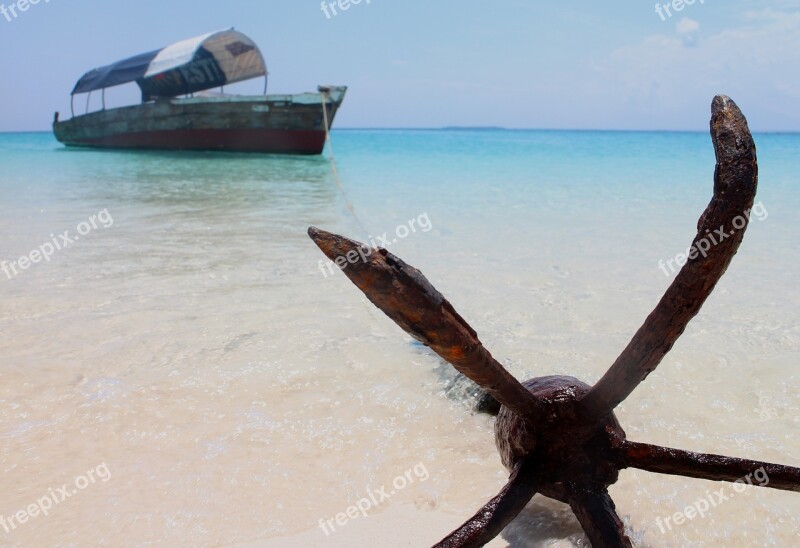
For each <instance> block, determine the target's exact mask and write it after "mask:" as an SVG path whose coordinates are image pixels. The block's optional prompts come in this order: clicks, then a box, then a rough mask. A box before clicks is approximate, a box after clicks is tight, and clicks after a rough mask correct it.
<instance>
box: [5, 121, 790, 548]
mask: <svg viewBox="0 0 800 548" xmlns="http://www.w3.org/2000/svg"><path fill="white" fill-rule="evenodd" d="M756 141H757V145H758V147H759V159H760V164H761V181H760V190H759V195H758V198H757V201H760V202H761V203H762V204H763V208H764V210H765V212H767V215H764V217H765V218H764V219H763V220H755V221H754V222H753V223H752V225H751V227H750V229H749V232H748V235H747V237H746V238H745V242H744V245H743V246H742V249H741V250H740V252H739V254H738V255H737V257H736V259H735V261H734V263H733V265H732V267H731V268H730V270H729V272H728V273H727V274H726V276H725V277H724V278H723V280H722V282H721V283H720V284H719V286H718V288H717V289H716V291H715V293H714V295H713V296H712V297H711V298H710V300H709V302H708V303H707V304H706V306H705V307H704V309H703V311H702V312H701V314H700V315H699V316H698V317H697V318H696V319H695V320H694V321H693V322H692V324H691V325H690V326H689V328H688V329H687V331H686V333H685V334H684V336H683V337H682V338H681V340H680V341H679V342H678V344H677V345H676V346H675V348H674V350H673V351H672V352H671V353H670V355H669V356H668V357H667V358H666V359H665V361H664V363H663V364H662V365H661V366H660V367H659V369H658V370H657V371H656V372H655V373H654V374H652V375H651V376H650V377H649V378H648V379H647V381H646V383H645V384H643V385H642V386H640V387H639V388H638V389H637V391H636V392H635V393H634V394H633V396H632V397H631V398H630V399H629V400H628V401H627V402H625V404H623V406H622V407H621V408H620V409H619V412H618V416H619V418H620V420H621V422H622V424H623V426H624V427H625V429H626V431H627V433H628V437H629V438H630V439H633V440H636V441H643V442H651V443H659V444H664V445H670V446H675V447H681V448H686V449H692V450H697V451H706V452H715V453H722V454H726V453H727V454H732V455H735V456H741V457H749V458H754V459H763V460H767V461H772V462H780V463H785V464H794V465H800V461H798V460H797V458H798V455H799V454H800V441H799V440H798V438H797V430H798V416H800V413H798V411H800V397H798V392H800V372H798V368H797V362H798V358H800V330H799V329H800V328H798V325H800V321H798V320H800V317H799V313H798V310H800V306H798V305H800V302H798V300H799V299H798V292H797V289H796V287H797V274H796V272H797V268H798V265H800V253H799V252H798V246H797V241H798V239H800V226H799V225H798V222H797V221H798V213H797V212H798V210H799V209H800V190H799V189H798V185H797V184H796V174H797V172H798V167H800V166H799V165H798V160H797V158H798V152H800V136H798V135H759V136H757V137H756ZM334 145H335V149H336V154H337V160H338V165H339V170H340V173H341V175H342V179H343V181H344V185H345V188H346V192H347V198H344V197H343V196H342V194H341V193H340V192H339V191H338V190H337V187H336V184H335V182H334V180H333V178H332V175H331V172H330V169H329V166H328V163H327V161H326V160H325V159H323V158H292V157H265V156H250V155H220V154H212V153H207V154H206V153H198V154H171V153H147V154H143V153H133V152H97V151H80V150H65V149H62V148H61V147H60V146H58V144H57V143H55V141H53V140H52V138H51V137H50V136H49V135H45V134H17V135H9V134H5V135H3V134H0V165H1V166H2V168H0V169H2V171H0V195H1V196H2V198H3V199H2V200H0V260H6V261H8V262H10V261H14V260H16V259H17V258H18V257H20V256H22V255H27V254H29V252H30V251H32V250H34V249H40V248H41V246H43V245H44V244H45V243H47V242H52V241H53V238H55V239H56V241H59V240H60V238H59V235H60V234H63V233H64V231H69V236H70V237H71V238H72V237H74V236H76V235H78V232H77V230H78V228H79V225H80V223H82V222H86V223H89V224H88V225H83V226H82V227H80V228H82V229H84V231H85V232H86V234H85V235H78V236H79V239H78V240H76V241H74V242H72V243H71V244H69V245H67V247H65V248H63V249H60V250H56V251H54V252H53V254H52V256H51V257H50V260H49V261H47V262H45V261H41V262H39V263H37V264H31V265H29V267H28V268H27V269H26V270H22V269H21V268H18V274H17V275H7V274H5V273H4V272H3V271H0V295H1V296H2V298H1V299H0V327H1V328H2V333H3V337H2V341H0V345H1V347H0V440H2V442H3V443H2V445H1V446H0V470H2V473H0V516H4V517H5V518H6V519H8V517H9V516H14V515H15V514H16V512H17V511H19V510H21V509H23V508H26V507H27V506H28V505H29V504H31V503H34V502H36V501H37V500H39V499H41V498H42V497H45V496H47V495H48V494H49V493H50V491H49V489H51V488H52V489H53V490H54V492H57V491H58V488H60V487H61V486H62V485H64V484H68V487H69V488H70V489H74V490H75V493H74V494H73V495H71V496H70V497H68V498H67V499H66V500H64V501H62V502H59V503H58V504H55V505H54V506H53V508H52V509H50V510H49V511H48V514H49V515H47V516H44V515H39V516H36V517H30V518H29V519H28V521H27V522H26V523H14V527H11V528H10V530H9V531H8V532H7V531H5V530H4V529H3V527H4V526H3V525H2V524H0V545H5V544H7V545H12V546H14V545H52V544H56V543H61V544H76V545H77V544H81V545H83V544H93V545H96V544H113V545H119V544H129V545H145V544H159V545H160V544H167V543H173V544H174V543H178V544H181V545H184V544H189V545H257V546H305V545H331V546H339V545H340V546H349V545H353V544H356V545H375V542H376V538H377V539H379V544H380V545H385V546H407V545H419V544H424V543H428V544H431V543H432V542H434V541H436V540H438V539H439V538H440V537H442V536H444V535H445V534H446V533H448V532H449V531H450V530H451V529H452V528H454V527H455V526H457V525H458V524H459V523H460V522H461V521H463V520H464V519H465V518H466V517H468V516H470V515H471V514H472V513H473V512H474V511H475V510H476V509H477V508H478V507H479V506H480V505H482V504H483V503H484V502H485V501H486V500H488V499H489V498H490V497H491V496H493V495H494V494H496V492H497V491H499V489H500V487H501V486H502V485H503V483H504V480H505V476H506V474H505V471H504V470H503V468H502V466H501V465H500V462H499V458H498V456H497V453H496V450H495V449H494V443H493V437H492V420H491V419H490V418H487V417H484V416H480V415H474V414H471V412H470V407H469V406H470V402H468V401H462V400H457V399H453V398H448V397H447V395H446V394H445V388H446V387H447V385H448V382H449V376H448V375H447V374H445V371H448V370H447V369H446V368H444V367H442V365H441V362H440V360H438V359H437V358H436V357H435V356H433V355H431V353H430V352H429V351H428V350H427V349H425V348H424V347H421V346H419V345H416V344H412V342H411V340H410V338H409V337H407V336H406V335H405V334H403V333H402V332H401V331H400V329H399V328H397V327H396V326H395V325H394V324H393V323H391V322H390V320H388V319H387V318H385V317H384V316H383V315H382V314H381V313H380V312H379V311H377V310H376V309H374V308H373V307H372V305H370V304H369V303H368V301H367V300H366V299H365V298H364V297H363V295H361V294H360V292H358V290H357V289H356V288H355V287H353V286H352V285H351V284H350V283H349V282H348V281H347V280H346V278H345V277H344V276H343V275H342V274H341V273H338V272H337V273H335V274H334V275H329V276H326V275H325V274H324V272H326V270H325V266H324V263H320V260H321V259H322V255H321V254H320V253H319V251H318V250H317V249H316V247H315V246H314V245H313V243H312V242H311V241H310V240H309V239H308V237H307V236H306V234H305V230H306V228H307V227H308V226H309V225H316V226H319V227H321V228H325V229H328V230H332V231H335V232H341V233H345V234H349V235H352V236H354V237H356V238H360V239H362V240H363V239H368V238H369V237H370V236H371V237H374V238H376V239H377V237H378V236H381V235H383V234H384V233H387V235H386V237H387V238H388V239H389V241H390V242H391V246H390V250H391V251H392V252H393V253H395V254H397V255H399V256H401V257H402V258H403V259H405V260H406V261H407V262H409V263H410V264H412V265H414V266H416V267H418V268H420V269H421V270H422V271H423V272H424V273H425V274H426V275H427V277H428V278H429V279H430V280H431V282H432V283H433V284H434V285H436V287H437V288H438V289H439V290H440V291H442V292H443V293H444V294H445V295H446V296H447V297H448V298H449V299H450V301H451V302H452V303H453V304H454V306H455V307H456V309H457V310H458V311H459V312H460V313H461V314H462V315H463V316H464V317H465V318H466V319H467V320H468V321H469V322H470V323H471V325H472V326H473V327H474V328H475V329H476V330H477V331H478V333H479V334H480V337H481V339H482V341H483V342H484V344H485V345H486V346H487V347H488V348H489V349H491V350H492V352H493V353H494V354H495V356H496V357H497V358H498V359H500V361H501V362H502V363H504V364H505V365H506V366H507V367H508V369H509V370H510V371H511V372H512V373H513V374H515V375H516V376H518V377H520V378H526V377H530V376H540V375H550V374H569V375H573V376H576V377H579V378H581V379H583V380H585V381H587V382H593V381H595V380H597V379H598V378H599V377H600V376H601V375H602V373H603V372H604V371H605V369H606V368H607V367H608V365H610V364H611V362H612V361H613V360H614V358H615V357H616V356H617V354H618V353H619V352H620V351H621V349H622V348H623V347H624V346H625V344H626V343H627V341H628V340H629V339H630V337H631V335H632V334H633V333H634V331H635V330H636V329H637V328H638V327H639V325H640V324H641V322H642V321H643V319H644V317H645V316H646V315H647V313H648V312H649V311H650V310H651V309H652V307H653V306H654V305H655V303H656V302H657V300H658V298H659V297H660V295H661V294H662V293H663V291H664V289H665V288H666V287H667V285H668V284H669V283H670V280H671V277H668V276H665V274H664V273H663V272H662V271H661V270H660V269H659V266H658V262H659V260H664V261H667V260H669V259H671V258H673V257H674V256H675V255H676V254H678V253H680V252H682V251H685V248H686V246H687V245H688V244H689V243H690V241H691V238H692V236H693V235H694V231H695V229H694V227H695V224H696V220H697V217H698V216H699V214H700V213H701V212H702V210H703V209H704V208H705V205H706V204H707V202H708V199H709V197H710V195H711V188H712V187H711V184H712V183H711V181H712V174H713V165H714V159H713V150H712V147H711V144H710V140H709V138H708V136H707V135H704V134H692V133H624V132H616V133H615V132H535V131H531V132H527V131H338V132H335V133H334ZM348 200H349V201H350V202H351V203H352V205H353V207H354V208H355V211H356V214H357V215H358V217H359V218H360V219H361V222H362V223H363V224H364V225H365V226H366V227H368V229H369V230H371V231H372V232H371V233H370V234H363V233H362V231H361V229H360V228H359V225H358V224H357V223H356V222H355V221H354V220H353V218H352V216H350V215H349V213H348V208H347V202H348ZM92 216H94V217H95V219H94V224H95V225H96V228H95V227H92V228H91V229H90V230H88V231H86V230H85V228H86V226H90V227H91V226H92V225H91V219H92ZM103 219H105V221H106V222H102V221H103ZM412 219H413V220H415V221H416V223H415V225H414V226H415V227H416V231H411V230H409V231H408V235H407V236H406V237H398V232H397V228H398V227H401V226H404V227H408V226H409V221H410V220H412ZM109 220H110V221H111V222H109ZM51 234H52V235H53V236H50V235H51ZM400 234H401V235H403V234H405V232H403V231H402V230H401V231H400ZM393 240H396V241H393ZM54 247H55V246H54ZM45 249H47V248H45ZM17 266H19V265H17ZM12 274H13V272H12ZM103 465H104V466H105V468H102V466H103ZM415 467H416V468H415ZM415 469H416V470H417V472H420V473H419V474H415V473H414V472H413V471H414V470H415ZM106 470H107V471H108V474H105V471H106ZM422 470H424V472H425V473H424V474H423V473H421V471H422ZM89 471H93V477H94V480H91V479H89V476H88V474H87V472H89ZM406 472H409V473H410V476H408V475H407V476H405V477H406V480H407V481H406V482H405V483H407V485H404V486H403V488H401V489H394V491H396V492H395V494H393V495H392V496H391V497H390V499H389V500H385V501H382V503H381V504H379V505H373V507H372V508H370V510H369V512H368V515H369V517H368V518H364V517H363V515H362V516H360V517H358V518H353V519H350V518H349V519H348V522H347V524H346V525H344V526H341V525H337V526H336V527H337V530H336V531H334V532H330V531H329V534H328V535H327V536H326V534H325V532H324V531H323V527H321V526H320V525H319V521H320V520H323V522H324V521H325V520H329V519H331V518H335V516H336V515H337V514H338V513H342V512H346V511H347V509H348V507H349V506H351V505H353V504H355V503H356V502H357V501H359V500H360V499H362V498H364V497H366V496H368V494H369V493H370V492H374V490H375V489H378V488H380V487H381V486H392V484H393V482H394V481H395V480H396V478H397V477H398V476H401V477H402V476H404V474H406ZM79 478H83V480H80V479H79ZM423 478H425V479H423ZM76 480H78V485H76ZM399 483H400V482H398V485H399ZM84 484H86V485H85V486H84V488H77V487H80V486H83V485H84ZM725 485H727V484H717V483H714V482H705V481H700V480H689V479H682V478H671V477H667V476H656V475H653V474H648V473H645V472H639V471H625V472H623V473H622V474H621V480H620V482H619V483H618V484H617V485H616V486H614V487H612V490H611V491H612V495H613V496H614V498H615V500H616V502H617V506H618V509H619V512H620V514H621V515H623V516H624V517H625V520H626V522H627V523H628V524H629V528H630V530H631V531H632V532H633V536H634V537H635V538H636V539H637V541H638V542H639V544H640V545H643V546H689V545H719V544H723V545H728V546H741V545H750V544H753V543H757V544H765V545H774V546H787V545H792V544H795V542H796V539H797V538H798V535H800V518H799V517H798V516H800V497H798V496H797V495H796V494H795V493H785V492H781V491H773V490H768V489H755V488H750V489H748V490H746V491H745V492H743V493H741V494H739V493H736V496H735V497H732V498H730V499H729V500H727V501H725V502H724V503H722V504H720V505H719V506H717V507H715V508H712V509H711V510H710V511H709V512H708V515H707V516H706V517H704V518H696V519H693V520H690V521H689V522H688V523H686V524H683V525H680V526H674V527H673V528H672V530H670V531H666V532H665V533H662V532H661V530H660V529H659V526H658V525H657V523H656V518H658V517H661V518H664V517H666V516H670V515H672V514H674V513H675V512H679V511H683V509H684V508H685V507H686V506H688V505H692V504H694V503H695V502H696V501H697V500H698V499H701V498H704V497H707V496H708V495H707V491H716V490H718V489H719V488H721V487H723V486H725ZM73 486H75V487H74V488H73ZM729 491H730V492H733V491H732V490H731V489H729ZM376 535H378V536H377V537H376ZM522 538H528V539H533V541H534V544H530V543H529V542H528V543H526V542H523V541H522V540H520V539H522ZM537 541H538V543H541V544H548V545H549V544H553V545H558V546H573V545H575V546H577V545H585V542H586V541H585V538H584V537H583V535H582V533H581V532H580V528H579V526H578V524H577V522H576V521H575V520H574V519H573V518H572V517H571V514H570V513H569V511H568V509H566V508H565V507H563V506H562V505H560V504H558V503H554V502H550V501H547V500H544V499H541V498H537V499H535V501H534V502H533V503H532V504H531V505H529V507H528V509H526V511H525V512H524V513H523V515H522V516H521V517H520V518H519V519H518V520H517V521H516V522H515V523H514V524H513V525H512V526H511V527H509V528H508V529H507V530H506V532H505V533H504V538H500V539H498V540H496V541H495V542H494V543H493V544H492V545H493V546H506V545H508V544H509V543H511V544H512V545H513V546H527V545H539V544H537Z"/></svg>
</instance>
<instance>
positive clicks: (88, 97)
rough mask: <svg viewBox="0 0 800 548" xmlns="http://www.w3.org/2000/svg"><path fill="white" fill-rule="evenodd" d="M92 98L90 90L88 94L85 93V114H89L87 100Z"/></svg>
mask: <svg viewBox="0 0 800 548" xmlns="http://www.w3.org/2000/svg"><path fill="white" fill-rule="evenodd" d="M91 99H92V92H91V91H90V92H89V94H88V95H86V112H85V114H89V101H90V100H91Z"/></svg>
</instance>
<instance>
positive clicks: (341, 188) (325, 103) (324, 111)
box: [322, 91, 370, 237]
mask: <svg viewBox="0 0 800 548" xmlns="http://www.w3.org/2000/svg"><path fill="white" fill-rule="evenodd" d="M328 97H329V95H328V92H327V91H323V92H322V119H323V120H324V122H325V141H326V142H327V143H328V151H329V152H330V156H329V157H328V160H330V163H331V171H333V179H334V180H335V181H336V186H337V187H339V192H341V193H342V197H343V198H344V203H345V207H347V210H348V211H349V212H350V214H351V215H352V216H353V219H355V221H356V223H357V224H358V226H359V227H360V228H361V230H362V231H363V232H364V235H365V236H367V237H369V235H370V232H369V230H367V227H366V226H364V223H362V222H361V219H359V218H358V215H356V210H355V208H354V207H353V202H351V201H350V197H349V196H348V195H347V191H346V190H345V189H344V185H342V181H341V179H340V178H339V171H338V170H337V169H336V157H335V156H334V154H333V141H331V127H330V124H329V123H328Z"/></svg>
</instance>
